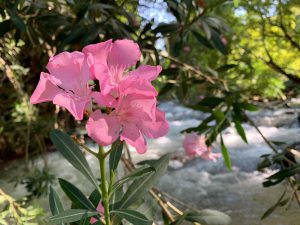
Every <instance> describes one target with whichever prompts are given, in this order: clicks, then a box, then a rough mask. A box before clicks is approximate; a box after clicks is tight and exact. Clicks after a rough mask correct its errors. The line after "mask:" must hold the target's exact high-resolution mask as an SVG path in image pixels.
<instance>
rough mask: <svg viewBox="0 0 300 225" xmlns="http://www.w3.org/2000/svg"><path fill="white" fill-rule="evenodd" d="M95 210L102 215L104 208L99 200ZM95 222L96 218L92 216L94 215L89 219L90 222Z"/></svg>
mask: <svg viewBox="0 0 300 225" xmlns="http://www.w3.org/2000/svg"><path fill="white" fill-rule="evenodd" d="M96 210H97V211H98V212H100V214H102V215H103V213H104V208H103V205H102V203H101V201H100V202H99V204H98V206H97V209H96ZM97 222H98V220H97V219H96V218H94V217H92V218H91V219H90V223H91V224H94V223H97Z"/></svg>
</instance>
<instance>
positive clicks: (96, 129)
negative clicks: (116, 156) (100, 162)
mask: <svg viewBox="0 0 300 225" xmlns="http://www.w3.org/2000/svg"><path fill="white" fill-rule="evenodd" d="M86 130H87V133H88V135H89V136H90V137H91V138H92V139H93V140H94V141H96V142H97V143H98V144H99V145H101V146H106V145H110V144H112V143H113V142H114V141H115V140H116V139H117V138H118V136H119V132H120V123H119V120H118V118H117V117H116V116H112V115H107V114H103V113H101V111H100V110H96V111H95V112H93V113H92V114H91V116H90V118H89V120H88V121H87V124H86Z"/></svg>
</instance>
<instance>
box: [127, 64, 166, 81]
mask: <svg viewBox="0 0 300 225" xmlns="http://www.w3.org/2000/svg"><path fill="white" fill-rule="evenodd" d="M161 70H162V68H161V66H149V65H141V66H140V67H139V68H137V69H136V70H133V71H130V72H129V73H128V77H129V78H138V79H146V80H148V81H153V80H155V79H156V77H157V76H158V75H159V73H160V72H161Z"/></svg>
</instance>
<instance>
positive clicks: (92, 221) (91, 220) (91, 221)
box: [90, 217, 98, 224]
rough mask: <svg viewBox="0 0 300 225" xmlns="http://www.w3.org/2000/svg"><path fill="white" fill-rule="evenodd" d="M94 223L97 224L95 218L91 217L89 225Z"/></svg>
mask: <svg viewBox="0 0 300 225" xmlns="http://www.w3.org/2000/svg"><path fill="white" fill-rule="evenodd" d="M96 222H98V220H97V219H96V218H94V217H92V218H91V219H90V223H91V224H94V223H96Z"/></svg>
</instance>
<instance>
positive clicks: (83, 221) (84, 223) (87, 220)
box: [79, 216, 91, 225]
mask: <svg viewBox="0 0 300 225" xmlns="http://www.w3.org/2000/svg"><path fill="white" fill-rule="evenodd" d="M90 220H91V219H90V218H89V217H87V216H83V217H82V218H81V220H80V223H79V225H90V224H91V223H90Z"/></svg>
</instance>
